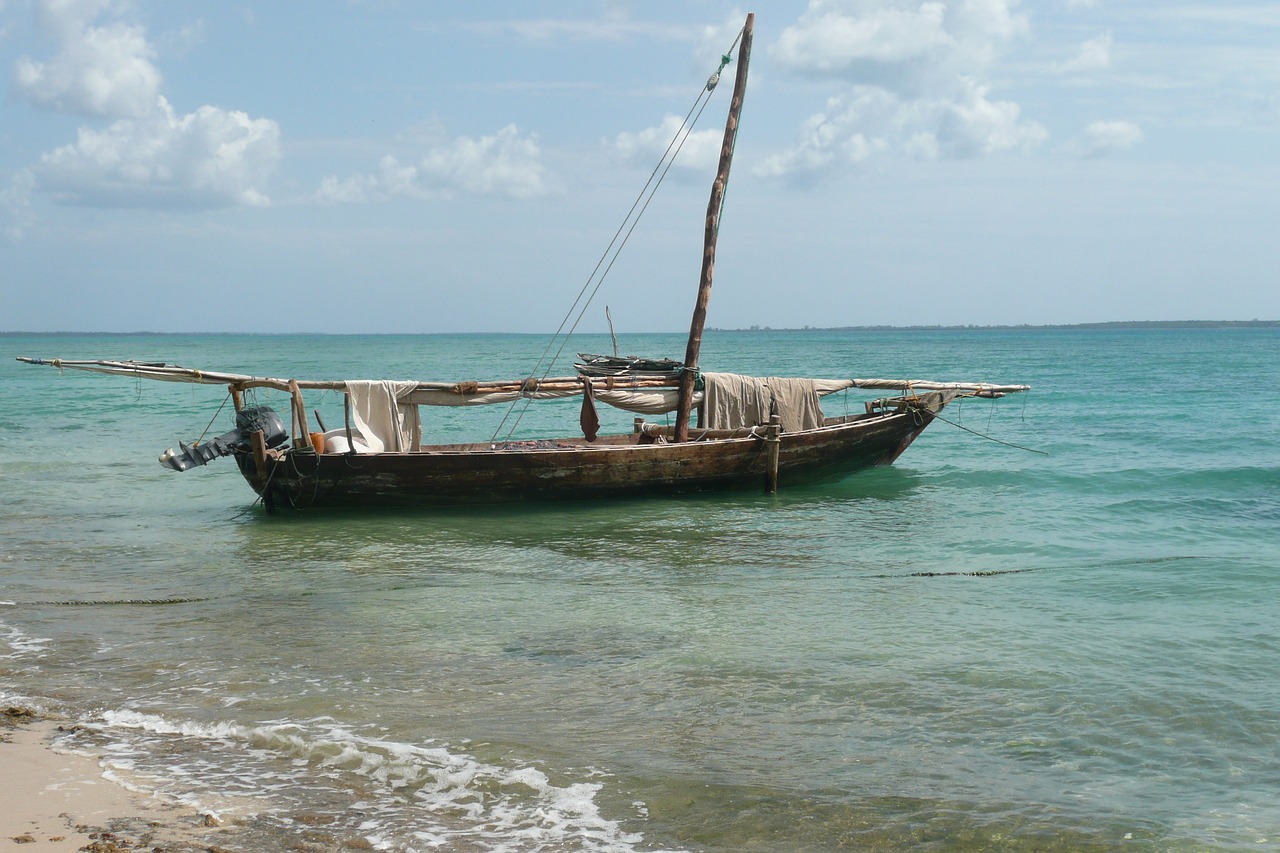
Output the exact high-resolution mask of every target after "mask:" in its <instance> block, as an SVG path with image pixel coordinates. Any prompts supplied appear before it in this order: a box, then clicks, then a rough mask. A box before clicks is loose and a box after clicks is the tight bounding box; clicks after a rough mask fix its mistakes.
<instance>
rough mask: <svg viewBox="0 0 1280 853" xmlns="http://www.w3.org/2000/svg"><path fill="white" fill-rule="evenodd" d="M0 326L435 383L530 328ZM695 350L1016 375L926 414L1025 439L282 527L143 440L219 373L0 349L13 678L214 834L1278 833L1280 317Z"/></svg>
mask: <svg viewBox="0 0 1280 853" xmlns="http://www.w3.org/2000/svg"><path fill="white" fill-rule="evenodd" d="M0 341H3V342H4V344H5V345H6V347H5V349H6V351H7V353H8V355H7V357H8V358H9V359H12V357H13V356H16V355H30V356H38V357H45V358H49V357H54V356H57V357H62V358H138V359H144V360H165V361H170V362H177V363H181V364H185V365H188V366H194V367H203V368H207V369H223V370H231V371H238V372H250V373H256V374H272V375H283V376H290V375H297V376H302V377H307V378H330V377H332V378H343V377H348V378H356V377H365V378H380V377H388V378H421V379H458V380H461V379H473V378H497V377H515V376H520V375H524V374H525V373H527V372H529V370H530V369H531V364H532V363H533V362H534V361H535V360H536V359H537V357H538V355H539V354H541V353H542V351H543V347H544V346H545V340H544V339H541V338H536V337H523V336H500V335H494V336H487V335H466V336H423V337H305V336H288V337H270V336H267V337H263V336H13V335H10V336H0ZM621 346H622V349H623V350H624V351H626V352H636V353H642V354H646V355H657V356H670V357H679V356H680V355H681V352H682V349H683V342H682V340H681V339H680V336H676V335H654V336H633V337H630V338H626V339H624V340H622V341H621ZM610 347H611V344H610V343H609V341H608V339H607V337H606V338H594V339H593V338H586V339H584V340H582V341H581V342H580V344H579V346H578V347H577V348H578V349H581V350H585V351H609V348H610ZM702 361H703V364H704V366H706V367H707V368H708V369H730V370H737V371H740V372H750V373H761V374H777V375H812V376H821V377H841V376H859V377H869V376H891V377H902V378H936V379H950V380H972V379H980V380H987V381H998V382H1019V383H1027V384H1031V385H1033V386H1035V390H1033V391H1032V392H1031V393H1030V394H1028V395H1023V396H1021V397H1016V396H1015V397H1009V398H1006V399H1004V400H1000V401H996V402H994V403H992V402H989V401H982V402H975V401H967V402H964V403H963V404H962V405H959V406H953V407H951V408H949V409H948V410H947V411H946V413H945V416H946V417H947V418H948V419H949V420H950V421H953V422H956V423H959V424H961V425H963V426H964V427H967V428H968V429H969V430H974V431H976V432H979V433H983V434H989V435H991V436H993V437H995V438H998V439H1000V440H1002V441H1005V442H1008V443H1010V444H1014V445H1020V446H1023V447H1027V448H1033V449H1036V450H1040V451H1044V452H1045V453H1046V454H1047V455H1040V454H1035V453H1030V452H1027V451H1024V450H1019V449H1016V448H1013V447H1009V446H1006V445H1001V444H996V443H994V442H990V441H985V440H983V439H982V438H979V437H976V436H975V435H973V434H972V433H971V432H966V431H963V430H961V429H957V428H955V427H954V426H952V425H951V424H949V423H943V422H937V423H935V424H934V425H933V426H931V427H930V429H929V430H927V431H926V432H925V433H924V435H923V436H922V437H921V438H920V439H919V440H918V441H917V442H916V443H915V445H913V446H912V448H911V449H910V450H909V451H908V452H907V453H906V454H905V455H904V456H903V457H902V458H901V459H900V460H899V461H898V463H897V464H896V465H895V466H893V467H892V468H882V469H875V470H872V471H869V472H865V473H862V474H858V475H854V476H853V477H851V478H849V479H848V480H846V481H844V482H841V483H837V484H828V485H824V486H820V487H813V488H806V489H800V488H792V489H788V488H786V487H785V485H784V488H783V489H782V491H781V492H780V493H779V494H778V495H776V496H769V497H767V496H765V495H763V494H754V493H752V494H734V495H711V496H698V497H687V498H679V499H669V500H650V501H636V502H619V503H612V504H598V503H590V504H564V505H548V506H539V507H528V508H503V509H497V510H477V509H454V510H448V511H435V512H417V513H399V514H398V513H376V514H375V513H363V514H362V513H356V514H338V513H322V512H320V513H309V514H300V515H291V514H281V515H276V516H267V515H265V514H264V513H263V512H262V510H261V508H260V507H258V506H255V505H254V502H253V498H254V495H253V494H252V492H251V491H250V490H249V489H248V487H247V486H246V485H245V483H244V481H243V480H242V479H241V477H240V475H239V473H238V472H237V471H236V470H235V466H234V465H233V464H232V463H231V462H230V461H229V460H221V461H219V462H215V463H213V464H212V465H210V466H209V467H208V468H207V469H202V470H197V471H191V472H187V473H183V474H178V473H175V472H172V471H166V470H163V469H161V467H160V466H159V465H158V464H157V463H156V461H155V460H156V457H157V456H158V455H159V453H160V452H161V451H162V450H164V449H165V448H166V447H170V446H175V445H176V444H177V441H179V440H187V441H189V440H190V439H191V438H194V437H196V436H198V435H199V434H200V433H201V432H202V431H204V430H205V428H206V426H207V425H209V424H210V422H211V421H214V425H213V427H211V428H210V433H212V434H216V433H218V432H222V431H225V430H226V429H228V428H229V427H230V417H229V416H228V413H227V411H226V410H225V409H224V410H223V411H222V412H221V413H220V414H218V408H219V405H220V404H221V403H222V397H223V394H222V389H220V388H218V387H208V388H204V387H193V386H186V385H168V384H163V383H139V382H135V381H132V380H127V379H120V378H114V377H102V376H94V375H89V374H78V373H74V372H70V371H68V372H66V373H65V374H63V375H60V374H59V373H58V372H57V371H55V370H52V369H50V368H47V367H31V366H28V365H23V364H18V363H16V362H14V361H12V360H10V361H7V362H6V361H0V388H3V390H4V399H5V402H6V405H5V406H4V409H3V411H2V412H0V471H3V480H4V483H5V488H4V490H3V494H2V495H0V509H2V510H3V511H2V512H0V532H2V534H3V535H2V537H0V602H3V603H0V702H4V703H9V704H11V703H16V702H21V703H25V704H30V705H35V706H38V707H40V708H43V709H45V710H48V711H50V712H56V713H60V714H64V715H66V716H68V717H70V718H72V719H73V720H76V721H78V722H80V723H81V724H83V725H84V726H85V730H84V731H82V732H81V733H80V734H77V735H75V736H74V738H73V742H72V743H71V744H69V745H72V746H74V747H75V748H78V749H83V750H88V751H91V752H93V753H94V754H95V755H97V756H99V758H100V760H101V761H102V762H103V764H104V767H105V768H106V769H107V771H108V772H109V773H110V774H112V775H113V776H115V777H118V778H120V779H121V780H122V781H126V782H128V783H129V784H134V785H138V786H141V787H143V788H145V789H147V790H155V791H158V792H161V793H163V794H166V795H168V796H171V797H174V798H176V799H179V800H182V801H184V802H190V803H193V804H196V805H198V806H199V807H201V808H204V809H208V810H212V811H214V812H216V813H218V814H220V815H222V816H223V817H224V818H225V819H226V820H227V822H228V824H229V825H231V826H233V827H235V829H234V834H232V835H228V836H226V837H225V838H224V839H221V840H219V844H221V845H222V846H224V847H226V848H227V849H240V850H269V849H284V848H286V847H287V846H289V844H291V843H293V842H295V841H297V840H298V839H302V838H304V837H305V839H306V840H307V841H308V842H309V843H313V844H318V845H323V844H330V845H331V846H332V848H333V849H340V848H341V847H342V845H343V844H346V843H348V842H350V841H351V840H353V839H360V838H363V839H366V840H368V841H370V842H372V843H373V844H374V846H375V847H377V848H378V849H388V850H401V851H407V850H457V851H481V850H484V851H619V853H621V851H657V850H671V851H676V850H680V851H827V850H835V849H866V850H901V849H913V850H937V851H971V850H1011V851H1022V850H1064V851H1065V850H1072V851H1074V850H1091V849H1096V850H1111V849H1117V848H1124V849H1133V850H1256V849H1280V749H1278V745H1280V687H1278V686H1277V685H1278V684H1280V615H1277V614H1278V612H1280V608H1277V600H1278V599H1280V406H1277V397H1276V393H1275V389H1276V387H1277V386H1280V330H1278V329H1186V330H1155V329H1149V330H1127V331H1085V330H1057V331H1051V330H1017V331H1015V330H1000V331H945V332H848V333H833V332H805V333H799V332H792V333H784V332H761V333H723V332H720V333H710V334H709V335H708V337H707V339H706V341H705V343H704V348H703V359H702ZM557 372H568V371H567V370H565V371H557ZM861 400H862V397H855V396H853V395H850V397H849V398H847V399H845V398H843V397H835V398H828V401H827V402H826V404H825V405H826V408H827V410H828V413H830V414H835V413H837V412H839V411H842V410H843V408H844V407H846V406H847V407H848V408H849V409H850V410H860V409H861ZM264 401H267V402H273V401H274V402H275V403H277V405H278V406H279V405H280V404H281V403H282V401H281V400H279V399H278V398H273V399H268V398H267V397H266V396H265V395H264ZM312 402H313V404H314V406H315V407H316V408H319V409H320V410H321V413H322V415H323V416H324V417H326V419H329V418H332V419H333V420H334V421H335V422H337V421H338V420H340V418H341V415H340V411H341V408H340V402H338V401H337V399H336V398H335V397H333V396H332V395H328V396H319V397H317V398H316V399H315V400H314V401H312ZM284 405H287V404H284ZM492 408H493V409H495V410H496V409H497V407H492ZM335 413H336V414H335ZM425 414H426V420H427V423H426V429H427V433H428V437H429V439H431V440H441V441H446V440H452V439H462V438H480V439H487V438H489V436H490V435H491V433H492V430H493V429H494V427H495V426H496V424H497V421H498V420H499V419H500V418H501V416H502V412H499V411H491V410H485V411H483V412H479V411H471V412H455V411H445V412H436V411H434V410H430V411H426V413H425ZM603 414H604V413H603V412H602V415H603ZM215 415H216V417H215ZM630 418H631V416H630V415H629V414H626V413H622V414H620V415H617V416H615V420H614V421H613V423H612V425H613V426H615V427H618V428H622V429H627V428H629V423H630ZM576 422H577V410H576V406H575V405H572V404H569V405H565V404H558V403H553V404H548V405H546V406H539V407H537V410H536V411H535V410H533V409H531V410H530V411H529V412H528V413H527V414H526V415H525V416H524V417H523V418H522V419H521V423H520V429H521V431H522V434H523V435H528V436H544V435H555V434H557V433H560V432H563V433H566V434H572V431H573V429H574V428H575V425H576Z"/></svg>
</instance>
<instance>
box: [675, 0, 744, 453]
mask: <svg viewBox="0 0 1280 853" xmlns="http://www.w3.org/2000/svg"><path fill="white" fill-rule="evenodd" d="M755 19H756V15H755V12H751V13H749V14H748V15H747V22H746V24H745V25H744V26H743V28H742V45H741V46H740V47H739V48H738V73H737V76H736V77H735V78H734V81H733V99H732V100H731V101H730V102H729V118H728V120H726V121H725V125H724V142H723V143H722V144H721V146H720V167H719V169H718V170H717V171H716V180H715V183H713V184H712V185H711V200H710V201H709V202H708V203H707V230H706V236H705V239H704V243H703V250H702V277H701V279H700V281H699V283H698V300H697V302H696V303H694V307H693V321H692V323H690V325H689V344H688V346H687V347H686V348H685V353H684V368H685V369H684V372H683V373H681V374H680V396H679V401H678V405H677V407H676V431H675V440H676V441H688V440H689V414H690V412H691V411H692V410H693V386H694V383H695V381H696V379H697V371H698V351H699V350H700V349H701V348H702V330H703V327H704V326H706V323H707V303H708V302H709V301H710V299H711V276H712V273H713V272H714V271H715V265H716V234H717V232H718V231H719V230H720V206H721V204H722V203H723V202H724V189H725V186H726V185H727V184H728V183H729V166H730V164H731V163H732V161H733V144H734V141H735V140H736V138H737V135H738V115H739V113H741V112H742V96H743V95H744V94H745V92H746V87H747V61H748V60H749V59H750V58H751V31H752V27H753V26H754V25H755Z"/></svg>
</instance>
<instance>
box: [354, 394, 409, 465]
mask: <svg viewBox="0 0 1280 853" xmlns="http://www.w3.org/2000/svg"><path fill="white" fill-rule="evenodd" d="M346 385H347V393H348V394H349V395H350V397H351V420H352V422H353V423H354V425H355V428H356V430H357V431H358V432H359V433H360V435H361V436H362V437H363V439H364V443H365V444H367V445H368V446H369V452H371V453H382V452H384V451H387V452H392V453H399V452H405V451H413V450H417V449H418V448H419V447H421V446H422V421H421V419H420V418H419V416H418V407H417V405H416V404H414V403H412V402H409V400H410V398H411V397H412V396H413V392H414V391H415V390H417V387H418V383H417V382H394V381H365V380H357V381H348V382H347V383H346Z"/></svg>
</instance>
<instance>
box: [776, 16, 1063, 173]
mask: <svg viewBox="0 0 1280 853" xmlns="http://www.w3.org/2000/svg"><path fill="white" fill-rule="evenodd" d="M1016 5H1017V0H957V2H952V3H944V2H939V1H938V0H810V4H809V7H808V8H807V9H806V10H805V12H804V13H803V14H802V15H801V16H800V18H799V20H798V21H797V22H796V23H795V24H794V25H792V26H790V27H788V28H787V29H786V30H784V31H783V33H782V35H781V36H780V37H779V39H778V41H777V43H776V44H775V46H774V48H773V56H774V57H775V58H776V59H778V60H779V61H780V62H781V63H782V64H783V65H785V66H787V67H789V68H791V69H792V70H794V71H797V72H800V73H804V74H807V75H811V76H818V77H825V78H830V79H832V80H835V81H838V82H839V83H840V84H842V85H845V86H848V88H847V89H846V90H845V91H843V92H841V93H840V94H837V95H835V96H834V97H832V98H830V99H829V100H828V102H827V106H826V109H825V110H824V112H821V113H817V114H815V115H813V116H811V117H810V118H809V120H808V121H807V122H806V123H805V125H804V127H803V128H802V131H801V138H800V140H799V141H798V143H797V144H796V145H795V146H794V147H793V148H792V149H790V150H788V151H784V152H781V153H779V154H776V155H774V156H772V157H770V158H769V159H768V160H766V161H765V163H764V164H762V166H761V167H760V169H759V171H760V172H761V173H762V174H766V175H773V176H777V177H802V176H804V175H806V174H809V175H812V174H816V173H818V172H822V171H827V170H830V169H839V168H844V167H848V166H849V165H856V164H857V163H860V162H862V161H863V160H866V159H867V158H869V157H871V156H874V155H876V154H879V153H881V152H891V151H897V152H900V153H903V154H907V155H909V156H913V157H921V158H930V159H932V158H937V157H973V156H980V155H986V154H993V153H997V152H1001V151H1010V150H1022V149H1026V148H1030V147H1032V146H1034V145H1037V144H1039V143H1040V142H1042V141H1043V140H1044V139H1045V138H1047V135H1048V134H1047V133H1046V132H1045V130H1044V128H1043V127H1042V126H1040V125H1039V124H1037V123H1035V122H1029V121H1025V120H1023V119H1022V118H1021V108H1020V107H1019V105H1018V104H1016V103H1014V102H1012V101H1007V100H993V99H992V98H991V97H990V96H989V95H990V89H991V84H990V83H989V82H988V78H989V77H990V76H991V75H990V68H991V66H992V64H993V63H994V62H995V60H996V59H997V58H998V57H999V56H1000V54H1001V52H1002V51H1003V50H1004V48H1005V46H1006V45H1007V44H1008V43H1010V42H1011V41H1012V40H1013V39H1015V38H1018V37H1020V36H1022V35H1023V34H1025V33H1026V32H1027V31H1028V27H1029V25H1028V21H1027V19H1026V17H1025V16H1024V15H1021V14H1018V13H1016V12H1015V7H1016Z"/></svg>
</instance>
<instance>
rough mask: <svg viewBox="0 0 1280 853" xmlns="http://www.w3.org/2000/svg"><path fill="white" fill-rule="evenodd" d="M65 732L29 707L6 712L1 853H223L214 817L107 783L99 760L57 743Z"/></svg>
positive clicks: (1, 714)
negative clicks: (136, 852)
mask: <svg viewBox="0 0 1280 853" xmlns="http://www.w3.org/2000/svg"><path fill="white" fill-rule="evenodd" d="M64 732H65V729H62V728H61V727H60V723H59V721H57V720H53V719H47V718H43V717H41V716H39V715H37V714H35V713H32V712H31V711H29V710H27V709H23V708H5V709H0V784H3V795H2V796H0V851H9V850H21V851H25V853H74V851H80V850H87V851H90V853H115V851H126V850H140V849H145V850H151V851H162V853H189V851H197V850H198V851H211V850H213V851H216V850H218V847H217V844H216V838H215V836H216V834H217V832H218V830H217V828H216V826H214V825H212V824H213V823H214V822H213V820H212V819H211V818H208V817H206V816H204V815H201V814H199V813H197V812H195V811H193V810H191V809H187V808H184V807H181V806H177V805H173V804H170V803H163V802H159V801H157V800H156V799H154V798H152V797H149V796H147V795H145V794H142V793H137V792H134V791H130V790H128V789H127V788H125V787H124V786H122V785H119V784H116V783H114V782H112V781H110V780H109V779H106V778H104V776H103V771H102V768H100V767H99V766H98V762H97V761H96V760H95V759H93V758H91V757H89V756H86V755H79V754H76V753H74V752H68V751H64V750H62V749H59V748H56V747H55V746H53V745H52V741H53V740H54V739H55V737H56V736H57V735H59V734H60V733H64Z"/></svg>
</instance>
